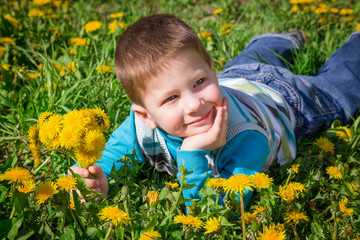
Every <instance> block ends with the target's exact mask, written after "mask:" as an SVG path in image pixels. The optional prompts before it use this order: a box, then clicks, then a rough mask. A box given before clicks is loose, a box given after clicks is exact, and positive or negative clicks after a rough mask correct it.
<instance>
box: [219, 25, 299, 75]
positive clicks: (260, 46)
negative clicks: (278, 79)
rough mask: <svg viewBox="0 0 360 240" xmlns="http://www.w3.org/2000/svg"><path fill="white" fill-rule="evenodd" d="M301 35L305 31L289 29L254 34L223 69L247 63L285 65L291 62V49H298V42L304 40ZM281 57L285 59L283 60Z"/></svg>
mask: <svg viewBox="0 0 360 240" xmlns="http://www.w3.org/2000/svg"><path fill="white" fill-rule="evenodd" d="M303 35H305V33H304V32H302V31H291V32H288V33H266V34H261V35H258V36H255V37H253V38H252V39H251V40H250V42H249V44H248V45H247V46H246V47H245V48H244V50H243V51H242V52H241V53H240V54H239V55H238V56H237V57H235V58H234V59H232V60H231V61H230V62H228V63H227V64H226V65H225V69H226V68H229V67H232V66H235V65H241V64H249V63H265V64H269V65H273V66H278V67H287V64H288V63H292V54H293V51H298V50H300V44H301V43H304V42H305V41H306V39H305V38H304V36H303ZM279 56H280V57H279ZM281 58H283V59H285V60H286V61H285V62H284V61H283V59H281Z"/></svg>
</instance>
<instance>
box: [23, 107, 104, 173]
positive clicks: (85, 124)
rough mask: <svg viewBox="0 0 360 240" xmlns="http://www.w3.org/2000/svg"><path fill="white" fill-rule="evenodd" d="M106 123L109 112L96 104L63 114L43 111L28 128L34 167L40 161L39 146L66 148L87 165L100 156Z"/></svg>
mask: <svg viewBox="0 0 360 240" xmlns="http://www.w3.org/2000/svg"><path fill="white" fill-rule="evenodd" d="M109 127H110V121H109V118H108V116H107V115H106V114H105V113H104V111H103V110H101V109H99V108H96V109H81V110H74V111H71V112H69V113H67V114H64V115H60V114H54V113H52V112H49V111H46V112H44V113H42V114H41V115H40V117H39V120H38V122H37V123H36V124H35V125H33V126H32V127H31V128H30V129H29V131H28V139H29V142H30V144H29V149H30V150H31V152H32V154H33V156H34V165H35V167H38V165H39V164H40V163H41V157H42V152H43V151H42V150H43V149H46V150H48V151H54V150H65V151H66V152H68V153H69V154H70V156H71V157H73V159H74V160H75V162H76V163H77V164H78V165H79V166H80V167H81V168H88V167H89V166H91V165H93V164H95V162H96V161H97V160H98V159H100V157H101V155H102V151H103V150H104V148H105V143H106V140H105V136H104V134H103V131H105V130H108V129H109ZM48 159H49V158H48Z"/></svg>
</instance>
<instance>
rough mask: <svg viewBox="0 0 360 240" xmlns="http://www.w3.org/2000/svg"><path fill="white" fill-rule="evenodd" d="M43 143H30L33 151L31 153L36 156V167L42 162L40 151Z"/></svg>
mask: <svg viewBox="0 0 360 240" xmlns="http://www.w3.org/2000/svg"><path fill="white" fill-rule="evenodd" d="M40 148H41V145H37V144H35V143H30V144H29V149H30V151H31V154H32V155H33V157H34V165H35V167H37V166H39V164H40V163H41V152H40Z"/></svg>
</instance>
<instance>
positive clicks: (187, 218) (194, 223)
mask: <svg viewBox="0 0 360 240" xmlns="http://www.w3.org/2000/svg"><path fill="white" fill-rule="evenodd" d="M174 222H175V223H181V224H183V225H186V226H188V227H195V228H201V227H202V226H203V225H204V223H203V222H202V221H201V220H200V219H199V218H198V217H194V216H192V215H177V216H175V217H174Z"/></svg>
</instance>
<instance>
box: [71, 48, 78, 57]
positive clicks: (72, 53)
mask: <svg viewBox="0 0 360 240" xmlns="http://www.w3.org/2000/svg"><path fill="white" fill-rule="evenodd" d="M69 54H70V55H75V56H76V55H77V51H76V50H75V49H70V51H69Z"/></svg>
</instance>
